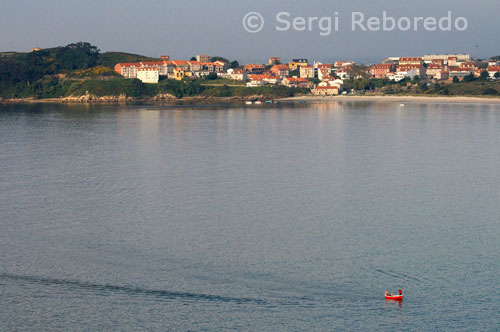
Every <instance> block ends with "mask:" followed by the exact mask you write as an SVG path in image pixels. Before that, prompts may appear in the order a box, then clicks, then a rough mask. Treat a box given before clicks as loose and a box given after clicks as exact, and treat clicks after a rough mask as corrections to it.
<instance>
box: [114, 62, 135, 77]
mask: <svg viewBox="0 0 500 332" xmlns="http://www.w3.org/2000/svg"><path fill="white" fill-rule="evenodd" d="M140 67H142V65H141V64H140V63H117V64H116V65H115V68H114V69H115V72H117V73H118V74H120V75H122V76H123V77H125V78H137V68H140Z"/></svg>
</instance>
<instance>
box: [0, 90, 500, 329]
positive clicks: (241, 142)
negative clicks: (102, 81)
mask: <svg viewBox="0 0 500 332" xmlns="http://www.w3.org/2000/svg"><path fill="white" fill-rule="evenodd" d="M499 281H500V105H494V104H477V103H451V102H450V103H438V102H436V103H421V102H407V103H406V104H405V105H401V104H400V103H399V102H397V103H396V102H386V101H374V102H371V101H362V100H360V101H347V100H346V101H343V100H340V101H335V100H333V101H330V100H325V101H308V102H286V101H285V102H282V103H280V104H269V105H267V104H263V105H243V106H242V105H237V104H229V105H228V104H222V105H221V104H213V105H199V104H198V105H187V104H183V105H157V104H154V105H144V104H127V105H92V104H91V105H88V104H85V105H63V104H26V105H24V104H4V105H0V330H1V331H4V332H7V331H217V332H225V331H388V330H395V331H499V330H500V310H499V308H500V290H499V286H498V285H499ZM399 289H401V290H402V291H403V294H404V300H403V301H402V302H395V301H386V300H385V299H384V292H385V291H386V290H388V291H389V292H397V291H398V290H399Z"/></svg>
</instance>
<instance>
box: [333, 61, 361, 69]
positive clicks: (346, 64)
mask: <svg viewBox="0 0 500 332" xmlns="http://www.w3.org/2000/svg"><path fill="white" fill-rule="evenodd" d="M355 64H356V62H354V61H335V63H334V65H333V66H334V67H335V68H345V67H351V66H354V65H355Z"/></svg>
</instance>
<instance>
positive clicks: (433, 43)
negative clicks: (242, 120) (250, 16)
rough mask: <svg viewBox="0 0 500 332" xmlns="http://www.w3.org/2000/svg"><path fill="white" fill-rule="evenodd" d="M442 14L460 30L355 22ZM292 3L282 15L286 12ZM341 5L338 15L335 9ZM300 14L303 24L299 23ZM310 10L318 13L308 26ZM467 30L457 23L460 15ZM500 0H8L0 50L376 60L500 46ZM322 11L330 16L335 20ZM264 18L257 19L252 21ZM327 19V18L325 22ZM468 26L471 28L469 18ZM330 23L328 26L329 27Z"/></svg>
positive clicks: (483, 52)
mask: <svg viewBox="0 0 500 332" xmlns="http://www.w3.org/2000/svg"><path fill="white" fill-rule="evenodd" d="M383 11H386V12H387V16H389V17H394V18H395V19H399V18H401V17H408V18H410V19H411V20H412V21H413V19H414V17H423V18H427V17H434V18H436V19H437V20H439V19H440V18H441V17H443V16H447V15H448V12H449V11H451V13H452V31H426V30H425V29H424V26H423V23H422V22H420V23H419V24H417V30H418V31H414V25H412V29H411V30H410V31H400V30H399V29H397V28H396V29H395V30H394V31H362V30H361V28H360V26H359V25H357V26H356V31H353V29H352V13H353V12H360V13H362V14H363V15H364V16H365V20H364V21H363V24H364V26H365V27H366V24H367V20H368V18H369V17H372V16H375V17H378V18H379V19H381V18H382V13H383ZM249 12H258V13H260V14H261V16H262V18H263V19H264V22H265V23H264V26H263V28H262V30H261V31H260V32H258V33H249V32H247V31H246V30H245V29H244V27H243V24H242V22H243V18H244V17H245V15H246V14H247V13H249ZM283 12H287V13H289V15H288V14H286V15H285V16H280V17H281V22H278V21H277V17H276V16H277V14H278V13H283ZM335 13H337V14H335ZM297 17H298V21H297V22H298V24H297V27H298V29H290V30H288V31H278V30H277V29H276V28H277V27H279V28H284V27H285V26H286V24H285V23H282V22H283V20H285V21H288V22H289V23H290V26H292V19H293V18H297ZM301 17H302V18H303V19H305V20H306V22H307V21H308V17H317V18H318V19H317V20H313V21H312V22H311V29H310V30H309V26H308V25H307V24H306V30H305V31H301V30H300V29H303V26H302V25H300V20H301ZM322 17H325V20H326V18H327V17H330V19H331V20H332V24H334V22H335V20H334V17H338V29H337V31H334V30H335V29H333V27H332V31H331V33H330V34H328V35H321V34H320V32H321V30H320V26H319V25H318V22H319V19H320V18H322ZM458 17H463V18H465V19H466V20H467V29H466V30H465V31H459V30H457V29H455V25H454V23H455V19H456V18H458ZM499 17H500V1H499V0H479V1H470V0H412V1H408V0H365V1H361V0H350V1H337V0H300V1H297V0H87V1H85V0H80V1H75V0H0V51H29V50H30V49H31V48H33V47H42V48H46V47H54V46H64V45H66V44H69V43H72V42H78V41H87V42H90V43H92V44H93V45H96V46H98V47H99V48H100V49H101V51H125V52H131V53H137V54H143V55H147V56H154V57H159V56H160V55H170V56H171V57H172V58H173V59H185V58H191V57H192V56H194V55H196V54H210V55H213V56H215V55H218V56H224V57H226V58H228V59H230V60H234V59H236V60H239V61H240V62H244V63H249V62H258V63H262V62H266V61H267V58H268V57H270V56H277V57H281V58H282V59H283V60H284V61H285V60H290V59H292V58H307V59H309V60H310V61H312V60H319V61H322V62H330V63H331V62H333V61H336V60H355V61H358V62H364V63H375V62H378V61H380V60H381V59H383V58H385V57H389V56H422V55H424V54H428V53H470V54H471V55H472V56H474V57H479V58H486V57H490V56H494V55H500V33H499V31H500V19H499ZM325 20H323V21H322V22H323V23H325V22H327V21H325ZM250 23H251V24H253V25H255V24H256V21H251V22H250ZM323 27H325V25H323ZM460 27H461V28H462V27H463V25H462V26H460ZM325 31H326V30H325Z"/></svg>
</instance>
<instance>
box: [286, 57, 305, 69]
mask: <svg viewBox="0 0 500 332" xmlns="http://www.w3.org/2000/svg"><path fill="white" fill-rule="evenodd" d="M308 65H309V62H308V61H307V59H293V60H292V61H290V62H289V63H288V67H290V70H296V69H297V68H300V67H302V66H308Z"/></svg>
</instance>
